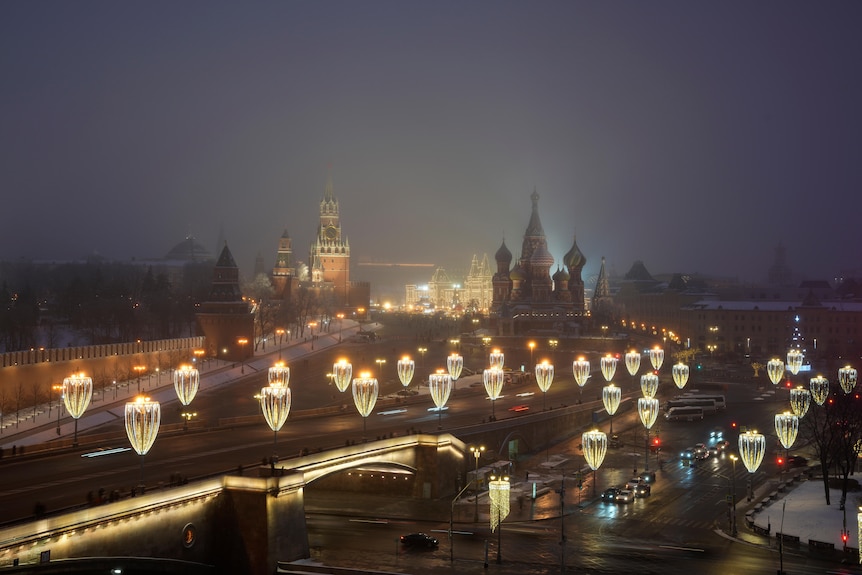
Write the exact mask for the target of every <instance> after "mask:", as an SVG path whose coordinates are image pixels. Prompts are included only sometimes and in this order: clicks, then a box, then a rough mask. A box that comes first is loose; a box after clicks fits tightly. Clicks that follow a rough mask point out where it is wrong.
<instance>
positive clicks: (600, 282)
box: [593, 256, 611, 301]
mask: <svg viewBox="0 0 862 575" xmlns="http://www.w3.org/2000/svg"><path fill="white" fill-rule="evenodd" d="M609 297H611V286H610V285H609V284H608V274H607V272H606V271H605V256H602V267H600V268H599V277H598V279H597V280H596V291H595V293H594V294H593V301H596V300H600V299H603V298H609Z"/></svg>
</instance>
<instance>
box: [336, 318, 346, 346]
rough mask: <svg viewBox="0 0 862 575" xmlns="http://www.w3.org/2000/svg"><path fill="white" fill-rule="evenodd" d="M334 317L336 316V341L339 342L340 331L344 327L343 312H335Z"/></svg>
mask: <svg viewBox="0 0 862 575" xmlns="http://www.w3.org/2000/svg"><path fill="white" fill-rule="evenodd" d="M335 317H337V318H338V343H341V331H342V330H343V329H344V314H343V313H338V314H335Z"/></svg>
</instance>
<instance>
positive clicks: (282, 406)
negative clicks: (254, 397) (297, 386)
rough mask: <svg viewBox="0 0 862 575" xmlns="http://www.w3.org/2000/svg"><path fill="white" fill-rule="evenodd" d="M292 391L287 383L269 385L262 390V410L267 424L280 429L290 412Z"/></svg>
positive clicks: (272, 428)
mask: <svg viewBox="0 0 862 575" xmlns="http://www.w3.org/2000/svg"><path fill="white" fill-rule="evenodd" d="M290 402H291V391H290V388H289V387H287V386H285V385H269V386H267V387H263V388H261V390H260V410H261V411H262V412H263V418H264V419H266V423H267V425H269V428H270V429H271V430H273V431H278V430H280V429H281V428H282V426H283V425H284V422H285V421H287V416H288V415H289V414H290Z"/></svg>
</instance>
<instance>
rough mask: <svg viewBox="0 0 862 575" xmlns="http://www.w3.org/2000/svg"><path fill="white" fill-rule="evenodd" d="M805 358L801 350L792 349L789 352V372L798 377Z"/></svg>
mask: <svg viewBox="0 0 862 575" xmlns="http://www.w3.org/2000/svg"><path fill="white" fill-rule="evenodd" d="M803 357H804V355H803V353H802V351H801V350H799V349H796V348H792V349H790V350H789V351H788V352H787V371H789V372H790V373H792V374H793V375H796V374H797V373H799V370H800V369H802V358H803Z"/></svg>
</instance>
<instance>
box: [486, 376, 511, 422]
mask: <svg viewBox="0 0 862 575" xmlns="http://www.w3.org/2000/svg"><path fill="white" fill-rule="evenodd" d="M504 379H505V376H504V375H503V370H502V369H500V368H499V367H492V368H489V369H486V370H484V371H483V372H482V383H483V384H484V385H485V391H486V392H487V393H488V399H490V400H491V421H497V416H496V414H495V413H494V405H495V404H496V403H497V399H499V397H500V394H501V393H502V392H503V381H504Z"/></svg>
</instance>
